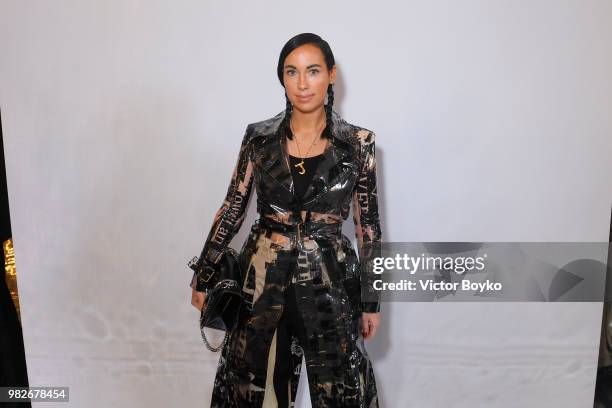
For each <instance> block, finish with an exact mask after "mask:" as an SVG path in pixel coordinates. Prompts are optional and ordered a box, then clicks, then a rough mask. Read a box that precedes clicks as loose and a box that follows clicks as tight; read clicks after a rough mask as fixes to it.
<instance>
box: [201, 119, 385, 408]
mask: <svg viewBox="0 0 612 408" xmlns="http://www.w3.org/2000/svg"><path fill="white" fill-rule="evenodd" d="M284 117H285V111H282V112H280V113H278V114H277V115H275V116H274V117H272V118H269V119H266V120H263V121H260V122H256V123H251V124H249V125H248V126H247V128H246V131H245V133H244V136H243V139H242V143H241V146H240V152H239V157H238V161H237V163H236V166H235V168H234V172H233V174H232V177H231V182H230V185H229V188H228V190H227V194H226V196H225V200H224V201H223V204H222V206H221V208H220V209H219V210H218V212H217V213H216V215H215V217H214V222H213V225H212V227H211V230H210V233H209V235H208V237H207V239H206V242H205V244H204V248H203V250H202V252H201V255H200V258H199V263H200V264H201V265H203V266H206V265H210V263H211V262H213V261H214V259H216V257H217V256H218V255H219V253H220V251H222V250H223V249H224V248H225V247H226V246H227V245H229V243H230V241H231V240H232V238H233V237H234V236H235V234H236V233H237V232H238V230H239V229H240V227H241V225H242V223H243V220H244V218H245V213H246V209H247V205H248V202H249V198H250V196H251V193H252V190H253V187H255V190H256V192H257V211H258V213H259V219H258V220H256V221H255V223H254V224H253V225H252V226H251V231H250V233H249V235H248V237H247V239H246V240H245V242H244V244H243V246H242V249H241V251H240V262H241V264H242V268H243V271H244V279H243V282H241V284H242V288H243V289H242V290H243V295H244V299H245V300H244V303H243V307H242V309H241V312H240V314H241V315H240V319H239V324H238V327H237V328H236V329H235V330H234V331H233V332H232V334H231V336H230V338H229V341H228V342H227V343H226V345H225V347H224V348H223V350H222V352H221V357H220V360H219V366H218V369H217V375H216V378H215V385H214V390H213V397H212V402H211V405H210V406H211V407H268V406H270V407H272V406H289V407H292V406H293V404H294V401H295V392H296V390H297V384H298V381H299V376H300V368H301V363H302V357H304V358H305V361H306V364H307V372H308V380H309V390H310V395H311V400H312V403H313V406H317V407H328V406H330V407H331V406H342V407H368V408H372V407H378V398H377V391H376V384H375V380H374V373H373V370H372V365H371V362H370V359H369V357H368V354H367V352H366V350H365V347H364V341H363V337H362V336H361V330H360V320H361V314H362V312H370V313H372V312H378V311H379V310H380V305H379V303H378V302H363V301H362V299H361V293H360V282H361V281H363V280H364V277H363V276H361V275H362V272H361V270H360V269H361V268H360V264H359V256H358V254H359V253H360V250H361V249H362V248H363V247H364V246H367V244H368V243H376V242H380V240H381V228H380V221H379V213H378V199H377V185H376V159H375V134H374V132H373V131H371V130H368V129H366V128H363V127H360V126H357V125H354V124H350V123H348V122H346V121H345V120H344V119H343V118H342V117H340V115H339V114H338V113H337V112H336V111H333V112H332V126H331V129H328V128H327V127H326V128H325V130H326V131H328V132H329V133H331V135H330V136H331V137H330V142H329V144H328V145H327V147H326V150H325V151H324V153H323V158H322V159H321V161H320V162H319V164H318V167H317V168H316V170H315V173H314V175H313V179H312V182H311V183H310V185H309V187H308V189H307V190H306V192H305V195H304V197H303V198H302V199H301V200H299V199H298V198H297V197H296V195H295V194H294V183H293V180H292V174H291V170H290V167H289V161H288V153H287V138H286V137H285V136H286V132H288V131H289V130H288V126H286V122H285V121H284ZM351 207H352V209H353V214H354V216H353V221H354V224H355V234H356V238H357V244H358V250H357V251H356V250H355V249H354V248H353V246H352V244H351V242H350V240H349V238H348V237H347V236H346V235H344V234H342V231H341V229H342V224H343V221H345V220H346V219H347V218H348V215H349V212H350V209H351ZM271 231H273V232H277V233H280V234H283V235H284V236H286V237H287V238H288V241H289V243H284V244H282V245H281V244H277V243H275V242H273V241H272V240H270V239H269V237H270V232H271ZM206 270H207V268H205V267H202V268H201V269H200V270H199V271H198V272H196V273H194V275H193V277H192V281H191V286H192V287H193V288H195V289H197V290H199V291H205V290H207V289H209V288H211V287H212V286H214V284H215V283H216V282H215V280H214V278H213V279H210V277H209V275H208V274H207V273H206V272H205V271H206ZM289 271H292V272H289ZM304 276H305V277H306V278H305V279H306V280H308V279H310V281H308V282H301V279H302V278H300V277H304ZM296 277H297V278H296ZM297 283H300V284H303V285H297ZM306 283H308V285H306ZM292 284H293V285H294V286H295V287H296V288H297V290H298V292H297V293H298V294H299V296H298V297H299V299H300V300H299V301H298V302H297V309H298V310H299V313H301V314H302V315H303V316H306V317H305V318H304V320H303V323H302V325H303V327H304V330H303V333H305V334H304V336H302V338H301V339H298V338H297V337H295V336H293V337H291V338H290V339H289V340H288V342H287V345H285V346H284V345H282V344H281V343H280V340H278V341H277V333H276V329H277V325H278V322H279V320H280V318H281V315H282V313H283V308H284V307H285V306H286V301H285V300H284V298H283V294H284V293H286V290H287V288H288V287H289V285H292ZM307 288H308V289H307ZM313 288H314V289H313ZM300 291H301V292H300ZM330 328H333V329H330ZM279 336H280V335H279ZM281 347H287V348H288V350H287V353H286V354H282V350H279V349H280V348H281ZM275 349H276V351H275ZM273 354H274V355H273ZM275 356H276V358H277V360H278V361H274V359H275ZM281 356H284V357H282V360H283V365H284V370H285V371H286V373H287V375H286V377H287V387H288V388H289V397H288V401H284V402H282V403H281V402H279V401H280V398H279V399H278V401H277V398H275V393H274V392H273V390H274V387H273V386H272V383H273V381H272V380H273V379H274V381H277V380H278V378H277V377H278V372H280V371H279V370H280V368H278V367H280V366H279V365H280V364H281V361H280V360H281ZM285 357H286V358H285ZM287 366H288V367H287ZM277 371H278V372H277ZM272 376H274V378H272ZM275 385H276V386H277V388H276V391H277V392H276V397H278V395H279V393H278V389H279V388H278V384H276V383H275ZM283 386H284V385H283ZM281 388H282V387H281ZM281 391H282V389H281ZM277 404H279V405H277ZM285 404H286V405H285Z"/></svg>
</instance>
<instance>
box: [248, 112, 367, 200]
mask: <svg viewBox="0 0 612 408" xmlns="http://www.w3.org/2000/svg"><path fill="white" fill-rule="evenodd" d="M284 117H285V111H282V112H279V113H278V114H277V115H275V116H274V117H273V118H270V119H268V120H265V121H262V122H258V123H256V124H255V136H254V137H257V136H264V138H263V140H262V141H261V142H256V144H257V145H260V144H259V143H261V145H260V146H263V149H262V150H261V152H262V154H261V161H260V163H261V168H262V170H263V171H264V172H266V173H267V174H268V175H269V176H270V177H271V178H272V179H274V180H275V181H276V182H277V183H278V184H279V185H280V186H281V187H282V188H283V190H284V195H285V196H286V198H287V199H288V200H291V201H292V202H294V203H295V204H297V203H298V200H297V197H296V196H295V194H294V183H293V178H292V175H291V169H290V167H289V166H290V164H289V157H288V154H287V150H286V148H287V138H286V137H285V134H284V130H283V129H282V127H281V124H282V123H283V119H284ZM358 143H359V141H358V139H357V137H356V136H355V132H354V130H353V128H352V126H351V125H350V124H349V123H347V122H346V121H345V120H344V119H343V118H342V117H341V116H340V115H339V114H338V113H337V112H336V111H334V110H332V132H331V138H330V143H329V145H328V146H327V148H326V150H325V151H324V152H323V159H322V160H321V161H319V164H318V166H317V167H316V170H315V174H314V175H313V178H312V182H311V183H310V184H309V186H308V189H307V190H306V193H305V194H304V198H303V202H302V205H307V204H309V203H311V202H313V201H314V200H316V199H317V198H318V197H319V196H320V195H321V194H323V193H325V192H326V191H327V190H328V189H329V188H330V187H331V186H333V185H335V184H337V183H338V182H339V181H340V180H341V179H342V178H345V177H346V176H347V175H348V174H347V173H349V172H350V170H354V169H356V168H357V163H356V154H357V151H358V150H357V149H358V147H359V146H358Z"/></svg>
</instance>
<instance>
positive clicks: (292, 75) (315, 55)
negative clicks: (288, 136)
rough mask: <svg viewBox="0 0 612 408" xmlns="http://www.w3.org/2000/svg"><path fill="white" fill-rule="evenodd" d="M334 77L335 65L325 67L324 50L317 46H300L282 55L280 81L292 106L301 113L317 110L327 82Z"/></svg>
mask: <svg viewBox="0 0 612 408" xmlns="http://www.w3.org/2000/svg"><path fill="white" fill-rule="evenodd" d="M335 80H336V66H335V65H334V66H333V68H332V70H331V71H329V70H328V69H327V65H326V64H325V57H324V55H323V52H322V51H321V50H320V49H319V47H317V46H316V45H313V44H304V45H301V46H299V47H297V48H296V49H294V50H293V51H291V52H290V53H289V55H287V58H285V65H284V68H283V81H284V83H285V90H286V92H287V97H288V98H289V101H290V102H291V103H292V104H293V109H298V110H300V111H302V112H304V113H306V112H312V111H315V110H317V109H320V108H321V107H322V106H323V104H325V96H326V95H327V87H328V85H329V83H330V82H334V81H335Z"/></svg>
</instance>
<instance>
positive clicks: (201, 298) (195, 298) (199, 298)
mask: <svg viewBox="0 0 612 408" xmlns="http://www.w3.org/2000/svg"><path fill="white" fill-rule="evenodd" d="M205 302H206V293H204V292H198V291H197V290H195V289H193V288H192V289H191V304H192V305H193V307H195V308H196V309H198V310H202V308H203V307H204V303H205Z"/></svg>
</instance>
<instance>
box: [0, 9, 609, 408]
mask: <svg viewBox="0 0 612 408" xmlns="http://www.w3.org/2000/svg"><path fill="white" fill-rule="evenodd" d="M304 31H310V32H315V33H318V34H320V35H321V36H323V37H324V38H326V39H327V40H328V41H329V42H330V44H331V46H332V49H333V50H334V53H335V56H336V59H337V64H338V74H339V80H338V81H337V85H338V86H337V89H338V93H337V97H336V105H335V106H336V109H337V110H338V111H339V112H340V113H341V114H342V115H343V116H344V117H345V118H346V119H347V120H348V121H349V122H352V123H355V124H358V125H361V126H364V127H367V128H370V129H373V130H374V131H375V132H376V133H377V135H378V139H377V153H378V156H377V157H378V160H379V163H380V164H379V166H380V167H379V168H380V170H379V178H380V180H381V181H380V183H381V185H380V187H379V188H380V195H381V212H382V216H383V222H384V225H383V227H384V239H385V240H386V241H454V240H457V241H469V240H472V241H607V236H608V228H609V214H610V205H611V202H612V183H610V174H612V160H610V153H611V152H612V138H611V137H610V133H611V131H612V115H611V114H612V81H611V77H610V72H612V55H611V50H612V47H611V46H610V45H611V44H610V40H611V39H612V3H611V2H609V1H605V0H602V1H580V0H574V1H566V2H559V1H554V0H549V1H545V0H537V1H536V0H530V1H527V0H523V1H490V0H472V1H462V2H457V1H452V0H447V1H404V2H388V1H387V2H384V1H378V2H362V3H358V2H355V1H351V2H348V1H345V2H339V1H338V2H329V1H317V0H313V1H309V2H305V3H295V4H293V3H287V2H272V1H269V2H237V1H224V2H203V1H187V0H185V1H181V2H176V1H173V2H170V1H166V2H163V1H147V2H141V1H116V0H115V1H97V2H94V1H83V0H73V1H68V0H64V1H55V2H51V1H42V0H41V1H32V0H31V1H27V2H24V1H18V0H2V1H1V2H0V108H1V110H2V123H3V126H4V135H5V136H4V137H5V154H6V165H7V176H8V188H9V194H10V206H11V216H12V226H13V234H14V244H15V249H16V260H17V266H18V268H17V269H18V278H19V290H20V295H21V306H22V309H21V310H22V318H23V325H24V336H25V346H26V351H27V360H28V370H29V375H30V383H31V385H68V386H70V387H71V389H70V391H71V404H70V405H72V406H78V407H81V406H87V407H109V406H116V407H124V406H125V407H127V406H130V407H145V406H146V407H158V406H159V407H166V406H182V407H206V406H208V404H209V400H210V393H211V389H212V382H213V375H214V372H215V368H216V358H217V355H213V354H212V353H209V352H208V351H207V350H205V348H204V346H203V345H202V344H201V340H200V337H199V333H198V330H197V317H198V315H197V311H196V310H195V309H193V307H192V306H191V305H190V303H189V297H190V289H189V288H188V286H187V284H188V281H189V278H190V276H191V274H190V273H189V271H188V269H187V268H186V265H185V264H186V262H187V260H188V259H189V258H190V257H191V256H193V255H197V254H198V253H199V250H200V249H201V245H202V244H203V242H204V238H205V237H206V234H207V233H208V228H209V227H210V224H211V222H212V218H213V215H214V212H215V211H216V210H217V208H218V207H219V205H220V204H221V201H222V198H223V195H224V194H225V191H226V189H227V183H228V181H229V178H230V175H231V171H232V168H233V166H234V163H235V159H236V156H237V152H238V147H239V144H240V139H241V136H242V134H243V132H244V129H245V127H246V125H247V124H248V123H250V122H254V121H258V120H262V119H265V118H268V117H270V116H273V115H274V114H276V113H278V112H279V111H280V110H282V109H283V108H284V97H283V92H282V88H281V86H280V84H279V83H278V80H277V78H276V73H275V72H276V71H275V70H276V62H277V58H278V54H279V52H280V49H281V48H282V46H283V44H284V43H285V41H286V40H288V39H289V38H290V37H292V36H293V35H295V34H297V33H300V32H304ZM254 204H255V200H252V202H251V208H250V212H249V218H248V219H247V221H246V222H245V227H244V228H243V231H241V233H240V234H239V235H238V237H237V238H236V240H235V241H234V246H239V245H240V244H241V241H242V239H243V238H244V236H245V232H246V229H247V228H248V227H247V226H248V225H250V223H251V221H252V220H253V219H254V218H255V217H256V214H255V208H254V207H255V206H254ZM351 227H352V226H351V225H350V223H347V231H348V232H349V233H351V234H352V230H351ZM600 318H601V305H600V304H596V303H581V304H580V303H572V304H543V303H530V304H519V303H486V304H485V303H483V304H478V303H470V304H459V303H443V304H431V303H402V304H399V303H398V304H385V305H383V327H382V329H381V333H380V335H379V336H378V337H377V338H376V339H375V340H374V341H373V342H371V343H369V349H370V352H371V354H372V357H373V358H374V361H375V372H376V375H377V379H378V384H379V385H378V387H379V392H380V394H381V402H382V403H381V406H382V407H419V408H421V407H449V406H451V407H491V406H495V407H517V406H520V407H553V406H554V407H571V408H575V407H583V406H589V405H590V404H592V394H593V387H594V378H595V377H594V375H595V368H596V363H597V347H598V341H599V325H600ZM307 400H308V399H307V397H305V398H303V399H302V400H301V401H302V404H301V405H300V406H302V407H305V406H309V405H308V404H307ZM45 406H47V405H45ZM62 406H65V405H62ZM591 406H592V405H591Z"/></svg>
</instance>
